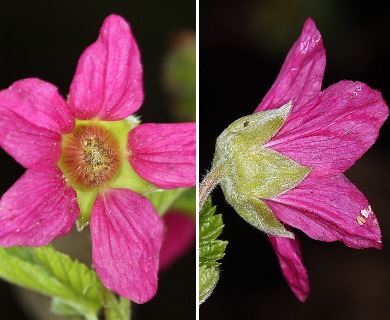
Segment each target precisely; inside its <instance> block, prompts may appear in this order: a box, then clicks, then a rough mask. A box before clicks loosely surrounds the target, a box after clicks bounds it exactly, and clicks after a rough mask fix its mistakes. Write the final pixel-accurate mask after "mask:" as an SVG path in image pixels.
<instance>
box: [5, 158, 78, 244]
mask: <svg viewBox="0 0 390 320" xmlns="http://www.w3.org/2000/svg"><path fill="white" fill-rule="evenodd" d="M78 214H79V207H78V205H77V201H76V192H75V191H74V190H73V189H72V188H71V187H69V186H67V184H66V182H65V179H64V178H63V174H62V172H61V170H60V169H59V168H58V167H57V166H55V165H54V166H45V167H44V166H40V167H34V168H32V169H28V170H27V171H26V172H25V173H24V175H23V176H22V177H21V178H20V179H19V180H18V181H16V183H15V184H14V185H13V186H12V187H11V188H10V189H9V190H8V191H7V192H6V193H5V194H4V195H3V197H2V198H1V201H0V226H1V227H0V245H1V246H3V247H12V246H35V247H38V246H43V245H46V244H48V243H50V242H51V241H52V240H53V239H54V238H56V237H60V236H63V235H65V234H67V233H68V232H69V231H70V230H71V228H72V226H73V224H74V222H75V221H76V218H77V216H78Z"/></svg>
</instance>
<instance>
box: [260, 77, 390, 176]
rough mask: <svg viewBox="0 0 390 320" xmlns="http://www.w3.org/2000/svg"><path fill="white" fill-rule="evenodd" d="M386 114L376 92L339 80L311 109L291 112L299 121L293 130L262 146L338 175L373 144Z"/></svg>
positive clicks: (385, 108) (314, 167) (320, 171)
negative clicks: (304, 111) (303, 111)
mask: <svg viewBox="0 0 390 320" xmlns="http://www.w3.org/2000/svg"><path fill="white" fill-rule="evenodd" d="M388 114H389V110H388V108H387V105H386V103H385V102H384V101H383V99H382V96H381V94H380V93H379V91H375V90H372V89H370V88H369V87H367V86H366V85H365V84H363V83H359V82H352V81H341V82H339V83H337V84H335V85H333V86H330V87H329V88H327V89H326V90H325V91H324V92H323V94H321V95H320V99H319V101H318V104H317V105H316V106H315V107H314V108H312V109H311V110H310V111H308V112H307V113H301V112H299V111H298V112H297V114H293V115H292V116H294V117H295V118H299V119H300V120H299V121H300V123H299V124H298V123H295V125H296V127H295V128H294V129H291V126H290V131H289V132H287V131H286V130H284V131H283V132H280V133H278V134H277V135H276V136H275V137H274V138H273V139H272V140H271V141H269V142H268V143H267V144H266V145H265V146H268V147H271V148H272V149H274V150H276V151H278V152H280V153H281V154H283V155H285V156H287V157H289V158H291V159H293V160H295V161H297V162H298V163H300V164H301V165H304V166H307V167H310V168H313V169H315V170H316V171H317V173H318V174H319V175H325V176H326V175H334V174H338V173H341V172H344V171H345V170H347V169H348V168H349V167H350V166H352V165H353V164H354V163H355V161H356V160H357V159H359V158H360V157H361V156H362V155H363V154H364V153H365V152H366V151H367V150H368V149H369V148H370V147H371V146H372V145H373V144H374V142H375V140H376V139H377V137H378V134H379V129H380V127H381V126H382V124H383V122H384V121H385V120H386V118H387V116H388ZM289 121H290V120H289V118H287V122H286V125H288V124H289Z"/></svg>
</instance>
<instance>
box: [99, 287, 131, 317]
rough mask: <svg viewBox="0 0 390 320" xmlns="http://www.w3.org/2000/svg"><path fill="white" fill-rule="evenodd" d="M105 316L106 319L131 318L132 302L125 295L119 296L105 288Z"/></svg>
mask: <svg viewBox="0 0 390 320" xmlns="http://www.w3.org/2000/svg"><path fill="white" fill-rule="evenodd" d="M103 296H104V317H105V319H106V320H130V319H131V309H130V307H131V302H130V300H127V299H125V298H123V297H119V301H118V299H117V297H116V295H115V294H114V293H113V292H111V291H110V290H108V289H104V292H103Z"/></svg>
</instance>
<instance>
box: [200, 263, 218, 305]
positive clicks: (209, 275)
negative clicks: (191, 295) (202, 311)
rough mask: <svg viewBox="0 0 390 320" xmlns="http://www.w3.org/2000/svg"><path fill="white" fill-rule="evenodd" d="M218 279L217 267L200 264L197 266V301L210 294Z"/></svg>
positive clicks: (201, 300)
mask: <svg viewBox="0 0 390 320" xmlns="http://www.w3.org/2000/svg"><path fill="white" fill-rule="evenodd" d="M218 279H219V270H218V269H217V268H213V267H211V268H208V267H206V266H201V267H200V268H199V302H200V303H203V302H205V301H206V299H207V298H208V297H209V296H210V295H211V293H212V292H213V290H214V288H215V286H216V285H217V282H218Z"/></svg>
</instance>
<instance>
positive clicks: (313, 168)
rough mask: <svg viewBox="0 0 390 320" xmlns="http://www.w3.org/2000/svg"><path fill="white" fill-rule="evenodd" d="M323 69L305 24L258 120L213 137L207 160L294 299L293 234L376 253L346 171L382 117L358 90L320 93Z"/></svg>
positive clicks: (301, 295) (302, 281)
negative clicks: (260, 237)
mask: <svg viewBox="0 0 390 320" xmlns="http://www.w3.org/2000/svg"><path fill="white" fill-rule="evenodd" d="M324 70H325V49H324V47H323V43H322V38H321V35H320V33H319V31H318V30H317V28H316V26H315V24H314V22H313V21H312V20H311V19H308V20H307V21H306V23H305V25H304V27H303V31H302V34H301V36H300V37H299V39H298V40H297V41H296V43H295V44H294V45H293V47H292V48H291V50H290V52H289V53H288V55H287V58H286V60H285V62H284V64H283V66H282V69H281V71H280V73H279V75H278V77H277V79H276V81H275V83H274V84H273V86H272V87H271V89H270V91H269V92H268V93H267V94H266V96H265V97H264V99H263V100H262V102H261V103H260V105H259V106H258V107H257V108H256V110H255V113H254V114H253V115H249V116H246V117H243V118H241V119H238V120H236V121H235V122H233V123H232V124H231V125H230V126H229V127H228V128H227V129H226V130H225V131H224V132H223V133H222V134H221V135H220V136H219V138H218V140H217V145H216V153H215V157H214V161H213V168H214V169H217V170H219V171H220V181H219V183H220V185H221V187H222V190H223V192H224V195H225V198H226V200H227V201H228V202H229V203H230V204H231V205H232V206H233V207H234V208H235V210H236V211H237V212H238V213H239V214H240V215H241V216H242V217H243V218H244V219H245V220H246V221H248V222H249V223H250V224H252V225H253V226H255V227H256V228H258V229H260V230H262V231H265V232H267V234H268V235H269V238H270V241H271V244H272V245H273V247H274V249H275V251H276V254H277V256H278V259H279V262H280V265H281V268H282V271H283V274H284V276H285V277H286V279H287V282H288V283H289V285H290V287H291V289H292V290H293V292H294V293H295V295H296V296H297V297H298V299H300V300H301V301H304V300H305V299H306V298H307V295H308V292H309V283H308V277H307V273H306V269H305V267H304V265H303V263H302V259H301V252H300V245H299V242H298V240H297V238H296V237H294V234H293V231H292V229H293V228H297V229H300V230H302V231H303V232H305V233H306V234H307V235H308V236H310V237H312V238H313V239H316V240H320V241H336V240H339V241H342V242H343V243H345V244H346V245H348V246H350V247H352V248H358V249H359V248H366V247H374V248H378V249H379V248H381V233H380V229H379V225H378V222H377V220H376V217H375V215H374V213H373V211H372V209H371V206H370V205H369V203H368V201H367V199H366V198H365V197H364V195H363V194H362V193H361V192H360V191H359V190H358V189H357V188H356V187H355V186H354V185H353V184H352V183H351V182H350V181H349V180H348V179H347V178H346V177H345V176H344V174H343V172H344V171H346V170H347V169H348V168H349V167H350V166H352V165H353V164H354V163H355V161H356V160H357V159H359V158H360V157H361V156H362V155H363V154H364V153H365V152H366V151H367V150H368V149H369V148H370V147H371V146H372V145H373V143H374V142H375V140H376V139H377V137H378V134H379V129H380V127H381V126H382V124H383V123H384V121H385V120H386V118H387V117H388V113H389V111H388V108H387V105H386V103H385V102H384V101H383V99H382V97H381V94H380V93H379V92H378V91H375V90H373V89H370V88H369V87H368V86H367V85H365V84H363V83H360V82H352V81H340V82H338V83H336V84H334V85H332V86H330V87H329V88H327V89H325V90H323V91H321V84H322V78H323V75H324ZM291 227H292V228H291Z"/></svg>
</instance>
